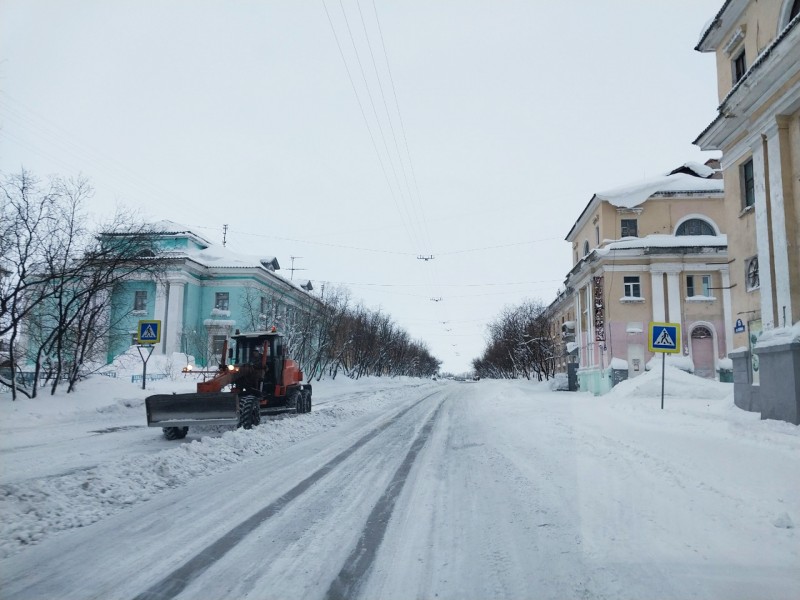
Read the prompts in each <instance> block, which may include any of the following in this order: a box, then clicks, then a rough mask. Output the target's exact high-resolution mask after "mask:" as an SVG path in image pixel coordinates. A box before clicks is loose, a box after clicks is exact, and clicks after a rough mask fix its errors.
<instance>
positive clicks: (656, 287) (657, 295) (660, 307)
mask: <svg viewBox="0 0 800 600" xmlns="http://www.w3.org/2000/svg"><path fill="white" fill-rule="evenodd" d="M650 283H651V286H650V288H651V290H652V293H653V299H652V302H653V321H655V322H656V323H663V322H665V321H666V320H667V313H666V310H665V307H664V272H663V271H651V272H650Z"/></svg>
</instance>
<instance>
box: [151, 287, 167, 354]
mask: <svg viewBox="0 0 800 600" xmlns="http://www.w3.org/2000/svg"><path fill="white" fill-rule="evenodd" d="M153 318H154V319H156V320H158V321H161V328H162V329H161V343H160V344H153V352H154V353H155V354H161V353H162V349H163V348H164V329H163V328H164V323H165V322H166V320H167V287H166V285H165V284H163V283H156V300H155V304H154V305H153Z"/></svg>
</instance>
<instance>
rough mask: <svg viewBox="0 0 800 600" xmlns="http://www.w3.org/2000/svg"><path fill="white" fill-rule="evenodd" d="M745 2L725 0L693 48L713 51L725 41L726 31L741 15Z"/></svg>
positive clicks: (746, 2)
mask: <svg viewBox="0 0 800 600" xmlns="http://www.w3.org/2000/svg"><path fill="white" fill-rule="evenodd" d="M747 4H748V0H725V4H723V5H722V8H720V9H719V12H717V14H716V15H715V16H714V18H713V19H712V20H711V23H710V24H709V25H708V27H706V29H705V31H704V32H703V34H702V36H701V37H700V41H699V42H697V45H696V46H695V47H694V49H695V50H697V51H698V52H714V51H715V50H716V49H717V47H718V46H719V45H720V44H723V43H724V42H725V37H726V35H727V33H728V31H730V30H731V28H732V27H733V26H734V25H735V24H736V22H737V21H738V20H739V19H740V18H741V17H742V14H744V11H745V9H746V8H747Z"/></svg>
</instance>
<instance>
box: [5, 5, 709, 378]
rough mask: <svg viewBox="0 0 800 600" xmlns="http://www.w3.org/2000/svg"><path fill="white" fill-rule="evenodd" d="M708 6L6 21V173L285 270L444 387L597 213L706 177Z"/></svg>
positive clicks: (57, 13) (184, 8) (172, 10)
mask: <svg viewBox="0 0 800 600" xmlns="http://www.w3.org/2000/svg"><path fill="white" fill-rule="evenodd" d="M721 5H722V0H658V1H657V0H583V1H581V0H572V1H569V2H567V1H563V2H562V1H544V0H528V1H516V2H515V1H501V0H494V1H490V0H482V1H458V2H456V1H439V2H436V1H431V0H402V1H400V0H375V2H374V3H373V1H372V0H358V1H356V0H342V1H341V2H340V1H339V0H324V1H323V0H314V1H310V0H309V1H288V0H287V1H284V2H278V1H269V0H260V1H255V0H253V1H236V0H226V1H221V0H220V1H198V0H183V1H167V0H157V1H156V0H150V1H148V0H125V1H122V0H119V1H118V0H80V1H78V0H76V1H69V0H58V1H57V0H0V170H3V171H5V172H14V171H18V170H19V169H20V167H22V166H24V167H25V168H26V169H29V170H31V171H33V172H34V173H36V174H38V175H42V176H43V175H47V174H60V175H75V174H77V173H83V174H84V175H86V176H88V177H89V178H91V180H92V182H93V184H94V186H95V188H96V195H95V197H94V199H93V202H92V206H91V209H92V210H93V211H95V212H96V213H98V214H103V213H107V212H109V211H110V210H111V209H112V207H113V206H114V205H116V204H120V205H124V206H128V207H133V208H138V209H139V210H140V211H141V213H142V214H143V215H144V216H145V217H146V218H148V219H152V220H161V219H171V220H173V221H178V222H180V223H184V224H186V225H188V226H190V227H192V228H193V229H195V230H196V231H197V232H198V233H200V234H201V235H204V236H205V237H207V238H209V239H210V240H212V241H214V242H221V239H222V225H223V224H227V225H228V226H229V229H228V247H229V248H230V249H232V250H235V251H240V252H242V253H247V254H256V255H274V256H277V258H278V260H279V262H280V264H281V266H282V267H283V269H282V271H281V273H282V274H283V275H285V276H286V277H289V275H290V273H289V271H288V268H289V267H290V266H291V262H292V261H291V259H290V257H291V256H296V257H302V258H298V259H297V260H295V266H296V267H301V268H304V269H306V270H305V271H300V272H297V273H295V277H296V278H309V279H311V280H312V281H313V282H314V285H315V286H316V288H317V290H319V289H321V286H322V283H323V282H329V283H328V284H326V285H333V284H340V283H343V284H346V285H347V287H349V288H350V290H351V291H352V293H353V296H354V297H355V298H358V299H362V300H363V301H364V303H365V304H367V305H368V306H370V307H372V308H378V307H380V308H381V309H382V310H384V311H385V312H388V313H389V314H391V315H392V316H393V318H394V320H395V321H396V322H397V323H398V324H399V325H401V326H402V327H404V328H405V329H406V330H408V331H409V332H410V333H411V335H412V336H413V337H415V338H417V339H422V340H425V341H426V342H427V343H428V345H429V347H430V349H431V351H432V352H433V354H435V355H436V356H437V357H438V358H440V359H442V360H443V361H444V365H443V368H444V369H446V370H451V371H456V372H458V371H462V370H465V369H468V368H469V365H470V362H471V360H472V359H473V358H474V357H476V356H478V355H479V354H480V353H481V352H482V350H483V348H484V346H485V325H486V323H487V322H488V321H490V320H491V319H492V318H493V317H495V316H496V315H497V314H498V313H499V311H500V310H501V309H502V308H503V307H504V306H505V305H510V304H517V303H519V302H521V301H523V300H524V299H540V300H542V301H543V302H546V303H549V302H550V301H551V300H552V299H553V298H554V296H555V294H556V291H557V290H558V289H559V287H560V285H561V283H562V282H563V279H564V276H565V275H566V273H567V271H568V270H569V268H570V266H571V262H570V246H569V244H568V243H567V242H565V241H564V236H565V235H566V234H567V232H568V231H569V229H570V226H571V225H572V223H573V222H574V221H575V219H577V217H578V216H579V214H580V212H581V210H583V208H584V206H585V205H586V203H587V202H588V201H589V199H590V198H591V195H592V194H593V193H594V192H596V191H600V190H603V189H607V188H611V187H615V186H618V185H621V184H626V183H630V182H635V181H637V180H640V179H642V178H644V177H648V176H653V175H656V174H659V173H661V172H664V171H668V170H670V169H672V168H674V167H676V166H678V165H680V164H682V163H684V162H686V161H688V160H698V161H703V160H705V159H707V158H708V157H709V156H710V155H703V154H702V153H700V152H699V151H698V150H697V148H696V147H694V146H692V145H691V141H692V140H693V139H694V138H695V137H696V135H697V134H698V133H699V132H700V131H702V129H703V128H704V127H705V126H706V125H707V124H708V123H709V122H710V121H711V120H712V119H713V117H714V115H715V108H716V106H717V95H716V75H715V65H714V58H713V56H711V55H705V54H700V53H698V52H695V51H694V50H693V48H694V46H695V45H696V43H697V40H698V38H699V34H700V30H701V29H702V27H703V25H704V24H705V22H706V21H707V20H708V19H710V18H711V17H713V16H714V14H716V12H717V11H718V10H719V8H720V7H721ZM376 15H377V18H376ZM345 16H346V18H345ZM368 42H369V43H368ZM340 48H341V50H340ZM356 49H357V51H356ZM343 57H344V60H343ZM373 57H374V58H373ZM387 57H388V67H387ZM359 61H360V62H359ZM367 90H369V93H368V91H367ZM398 107H399V111H398ZM420 255H423V256H429V255H433V256H435V257H436V258H435V259H434V260H431V261H427V262H426V261H422V260H418V259H417V256H420ZM432 298H441V301H440V302H434V301H432V300H431V299H432ZM443 321H446V323H443Z"/></svg>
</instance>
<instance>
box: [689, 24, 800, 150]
mask: <svg viewBox="0 0 800 600" xmlns="http://www.w3.org/2000/svg"><path fill="white" fill-rule="evenodd" d="M798 73H800V15H798V16H796V17H795V18H794V19H792V21H791V22H790V23H789V24H788V25H787V26H786V27H785V28H784V29H783V31H781V32H780V34H779V35H778V36H777V37H776V38H775V39H774V40H773V42H772V43H771V44H770V45H769V46H767V47H766V48H764V50H762V51H761V54H759V55H758V57H757V58H756V60H755V61H754V62H753V64H752V65H750V68H749V69H747V72H746V73H745V74H744V75H743V76H742V78H741V79H740V80H739V81H737V82H736V85H734V86H733V88H731V90H730V91H729V92H728V93H727V95H726V96H725V98H723V100H722V102H721V103H720V105H719V107H718V108H717V111H718V115H717V117H716V118H715V119H714V120H713V121H712V122H711V123H710V124H709V125H708V126H707V127H706V128H705V129H704V130H703V131H702V132H701V133H700V135H698V136H697V138H696V139H695V140H694V142H693V143H694V144H695V145H697V146H699V147H700V148H701V149H702V150H722V146H723V145H724V144H723V141H724V140H725V139H726V138H729V137H731V135H732V134H734V133H735V132H736V131H738V130H739V129H741V128H742V127H745V126H746V125H747V119H746V118H745V116H746V115H748V114H752V113H753V112H754V111H755V110H756V109H757V108H758V107H759V106H761V105H762V104H763V103H764V102H767V101H769V100H770V99H771V98H772V96H773V94H774V93H775V92H776V91H777V90H778V89H779V88H780V87H782V86H783V85H785V84H786V82H788V81H790V80H791V79H792V78H793V77H796V76H797V74H798Z"/></svg>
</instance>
